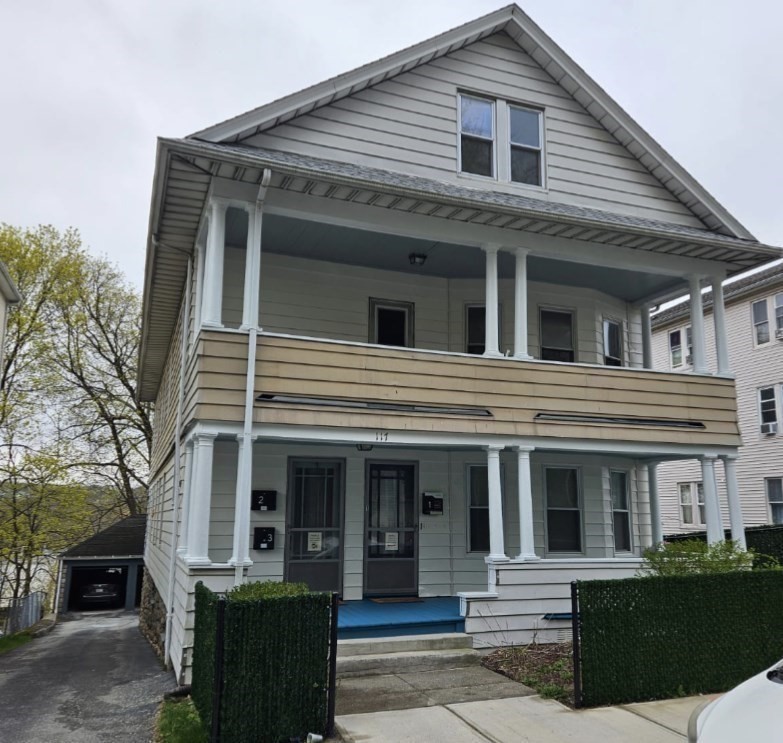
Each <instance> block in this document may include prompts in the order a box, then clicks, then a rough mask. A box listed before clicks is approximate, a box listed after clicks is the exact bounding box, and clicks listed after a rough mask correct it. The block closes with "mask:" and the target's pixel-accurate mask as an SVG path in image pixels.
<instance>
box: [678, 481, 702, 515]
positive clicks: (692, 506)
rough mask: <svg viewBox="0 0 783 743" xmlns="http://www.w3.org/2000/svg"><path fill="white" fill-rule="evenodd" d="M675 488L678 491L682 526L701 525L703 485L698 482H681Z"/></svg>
mask: <svg viewBox="0 0 783 743" xmlns="http://www.w3.org/2000/svg"><path fill="white" fill-rule="evenodd" d="M677 489H678V490H679V493H680V519H681V521H682V523H683V525H684V526H703V525H704V523H705V521H704V518H705V516H704V486H703V485H702V484H701V483H700V482H681V483H678V485H677Z"/></svg>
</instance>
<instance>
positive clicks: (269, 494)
mask: <svg viewBox="0 0 783 743" xmlns="http://www.w3.org/2000/svg"><path fill="white" fill-rule="evenodd" d="M250 510H251V511H276V510H277V490H254V491H253V493H252V498H251V500H250Z"/></svg>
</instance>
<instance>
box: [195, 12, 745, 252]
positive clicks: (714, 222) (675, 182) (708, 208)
mask: <svg viewBox="0 0 783 743" xmlns="http://www.w3.org/2000/svg"><path fill="white" fill-rule="evenodd" d="M500 31H504V32H505V33H507V34H508V35H509V36H510V37H511V38H512V39H513V40H514V41H515V42H516V43H517V44H519V46H520V48H522V49H523V50H524V51H525V52H527V53H528V54H529V55H530V56H531V57H532V58H533V59H535V60H536V62H538V64H539V65H541V67H542V68H543V69H545V70H546V71H547V73H549V75H551V76H552V77H553V78H554V79H555V80H556V81H557V82H558V83H559V85H560V86H561V87H562V88H563V89H564V90H566V91H567V92H568V93H569V94H570V95H571V96H572V97H573V98H574V99H575V100H577V101H578V102H579V103H580V104H581V105H582V106H584V108H585V109H586V110H587V111H588V112H589V113H590V114H591V115H592V116H593V117H594V118H595V119H596V120H597V121H598V122H599V123H600V124H601V125H602V126H604V128H605V129H606V130H607V131H608V132H609V133H610V134H612V136H613V137H615V139H617V140H618V141H619V142H620V144H622V145H623V146H624V147H625V148H626V149H627V150H628V151H629V152H630V153H631V154H632V155H633V156H634V157H636V159H637V160H639V162H641V163H642V164H643V165H644V166H645V167H646V168H647V169H648V170H649V171H650V172H651V173H652V174H653V175H654V176H655V177H656V178H657V179H658V180H659V181H660V182H661V184H662V185H663V186H664V187H665V188H666V189H668V191H669V192H670V193H672V194H673V195H674V196H675V197H676V198H677V199H678V200H679V201H680V202H681V203H683V204H684V205H685V206H686V207H687V208H688V209H690V210H691V211H692V212H693V213H694V214H695V215H696V216H697V217H699V219H701V220H702V222H704V224H705V225H706V226H707V227H708V228H709V229H711V230H714V231H716V232H719V233H722V234H725V235H729V236H732V237H737V238H742V239H746V240H755V238H754V237H753V235H752V234H751V233H750V232H749V231H748V230H747V229H746V228H745V227H744V226H743V225H742V224H740V222H738V221H737V220H736V219H735V218H734V217H732V216H731V214H729V212H728V211H726V209H725V208H724V207H723V206H722V205H721V204H720V203H719V202H718V201H717V200H716V199H715V198H714V197H713V196H711V195H710V194H709V193H708V192H707V191H706V190H705V189H704V188H703V187H702V186H701V185H700V184H699V183H698V182H697V181H696V179H695V178H693V176H691V175H690V174H689V173H688V172H687V171H686V170H685V169H684V168H683V167H682V166H681V165H679V164H678V163H677V162H676V161H675V160H674V158H672V156H671V155H669V153H668V152H666V150H664V148H663V147H661V145H659V144H658V143H657V142H656V141H655V140H654V139H653V138H652V137H651V136H650V135H649V134H648V133H647V132H646V131H645V130H644V129H643V128H642V127H641V126H639V124H637V123H636V122H635V121H634V120H633V119H632V118H631V116H630V115H629V114H627V113H626V112H625V111H624V110H623V109H622V107H621V106H619V105H618V104H617V103H616V102H615V101H614V100H613V99H612V98H611V97H610V96H609V94H608V93H606V91H605V90H603V88H601V86H600V85H598V84H597V83H596V82H595V81H594V80H593V79H592V78H591V77H590V76H589V75H588V74H587V73H586V72H585V71H584V70H583V69H582V68H581V67H580V66H579V65H578V64H577V63H576V62H574V60H573V59H571V58H570V57H569V56H568V55H567V54H566V53H565V52H564V51H563V50H562V49H561V48H560V47H559V46H558V45H557V44H556V43H555V42H554V41H553V40H552V39H551V38H550V37H549V36H547V34H546V33H544V31H543V30H542V29H541V28H539V26H538V25H537V24H536V23H535V22H534V21H533V20H532V19H531V18H530V17H529V16H528V15H526V14H525V13H524V12H523V11H522V10H521V8H519V6H517V5H515V4H512V5H507V6H506V7H504V8H501V9H500V10H497V11H495V12H493V13H489V14H487V15H485V16H482V17H481V18H478V19H476V20H474V21H471V22H469V23H466V24H463V25H462V26H458V27H457V28H454V29H452V30H451V31H447V32H446V33H443V34H440V35H438V36H435V37H433V38H431V39H428V40H427V41H423V42H421V43H419V44H416V45H414V46H411V47H408V48H407V49H403V50H401V51H399V52H396V53H394V54H391V55H389V56H386V57H383V58H381V59H379V60H377V61H375V62H371V63H370V64H366V65H363V66H362V67H358V68H356V69H355V70H352V71H350V72H346V73H344V74H342V75H338V76H337V77H333V78H330V79H329V80H325V81H324V82H322V83H318V84H317V85H313V86H310V87H309V88H305V89H304V90H301V91H299V92H298V93H294V94H292V95H289V96H285V97H284V98H280V99H278V100H277V101H273V102H272V103H269V104H266V105H264V106H261V107H259V108H255V109H253V110H251V111H248V112H246V113H243V114H240V115H239V116H235V117H233V118H231V119H228V120H226V121H223V122H221V123H219V124H216V125H214V126H211V127H208V128H206V129H202V130H201V131H198V132H195V133H194V134H192V135H190V138H191V139H203V140H207V141H209V142H238V141H241V140H243V139H245V138H247V137H250V136H253V135H254V134H257V133H258V132H261V131H265V130H267V129H271V128H273V127H275V126H277V125H278V124H281V123H283V122H286V121H289V120H290V119H293V118H295V117H297V116H301V115H303V114H306V113H310V112H311V111H313V110H315V109H317V108H321V107H323V106H327V105H329V104H330V103H332V102H333V101H335V100H339V99H341V98H345V97H347V96H350V95H352V94H354V93H356V92H357V91H359V90H363V89H365V88H369V87H372V86H373V85H377V84H378V83H381V82H383V81H384V80H388V79H389V78H392V77H395V76H396V75H399V74H401V73H403V72H407V71H409V70H411V69H413V68H415V67H418V66H419V65H422V64H426V63H427V62H430V61H431V60H433V59H436V58H438V57H442V56H444V55H446V54H449V53H451V52H453V51H455V50H457V49H460V48H462V47H465V46H468V45H469V44H472V43H474V42H476V41H479V40H480V39H483V38H486V37H487V36H491V35H492V34H495V33H498V32H500Z"/></svg>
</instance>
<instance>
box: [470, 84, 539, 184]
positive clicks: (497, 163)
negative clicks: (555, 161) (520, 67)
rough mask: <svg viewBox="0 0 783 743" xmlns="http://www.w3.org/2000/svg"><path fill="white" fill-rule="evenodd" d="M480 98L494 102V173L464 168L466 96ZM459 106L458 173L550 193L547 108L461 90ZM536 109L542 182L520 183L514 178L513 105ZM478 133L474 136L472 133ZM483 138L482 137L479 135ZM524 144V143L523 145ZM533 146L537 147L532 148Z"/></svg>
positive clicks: (477, 178)
mask: <svg viewBox="0 0 783 743" xmlns="http://www.w3.org/2000/svg"><path fill="white" fill-rule="evenodd" d="M463 96H465V97H466V98H476V99H478V100H484V101H488V102H489V103H492V173H493V174H492V175H491V176H489V175H480V174H478V173H465V172H463V170H462V97H463ZM456 106H457V176H458V177H459V178H466V179H468V180H474V179H475V180H477V181H479V182H483V183H486V182H487V181H494V182H496V183H498V184H502V185H503V186H509V187H511V188H513V189H517V188H520V189H527V190H531V191H534V192H536V193H541V192H548V185H547V155H546V137H545V135H546V131H547V127H546V109H545V108H544V107H542V106H541V105H536V104H534V103H530V102H525V101H519V100H513V101H510V100H507V99H505V98H498V97H496V96H492V95H489V94H486V93H474V92H471V91H469V90H458V91H457V94H456ZM512 106H513V107H515V108H522V109H525V110H527V111H535V112H536V113H538V114H539V123H538V125H539V141H540V142H541V148H540V153H541V183H540V184H539V185H534V184H532V183H520V182H518V181H512V180H511V110H510V108H511V107H512ZM468 136H474V135H468ZM477 139H482V137H477ZM520 146H522V145H520ZM528 149H533V148H528Z"/></svg>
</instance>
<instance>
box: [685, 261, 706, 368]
mask: <svg viewBox="0 0 783 743" xmlns="http://www.w3.org/2000/svg"><path fill="white" fill-rule="evenodd" d="M690 285H691V297H690V299H691V336H692V342H693V371H694V372H695V373H696V374H706V373H707V371H708V369H707V346H706V344H705V342H704V306H703V304H702V301H701V277H700V276H691V277H690ZM686 352H687V348H686Z"/></svg>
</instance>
